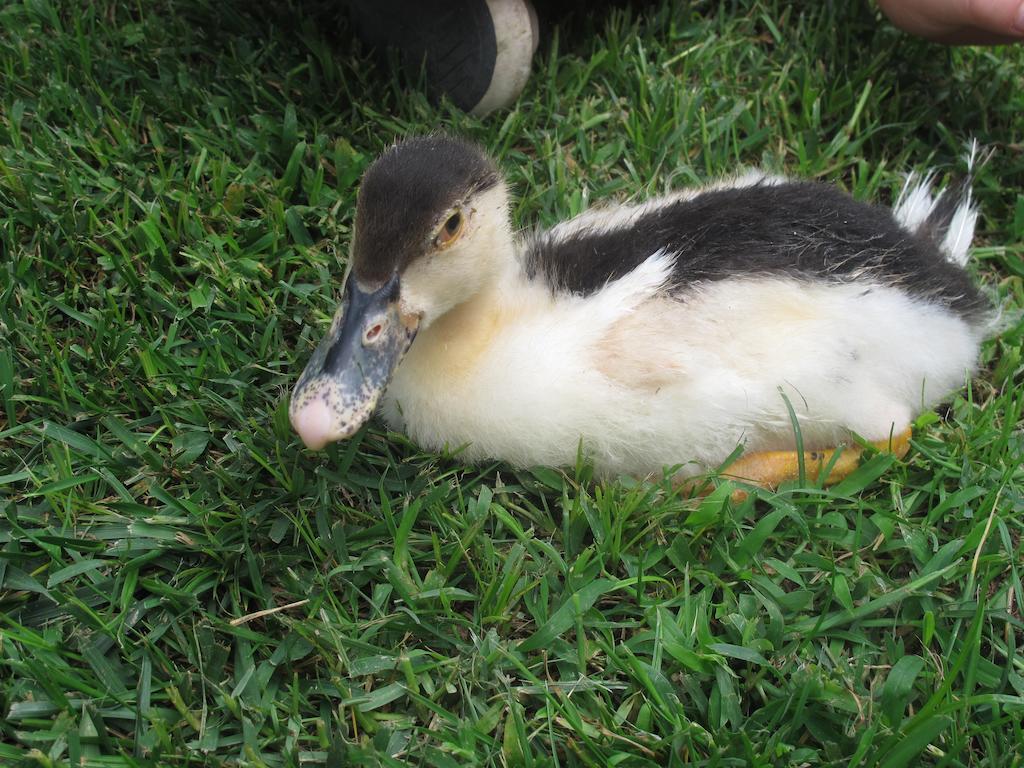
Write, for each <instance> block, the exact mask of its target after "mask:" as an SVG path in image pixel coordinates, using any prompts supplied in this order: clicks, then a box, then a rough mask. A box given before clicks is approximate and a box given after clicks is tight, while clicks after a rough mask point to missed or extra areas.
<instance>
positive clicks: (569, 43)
mask: <svg viewBox="0 0 1024 768" xmlns="http://www.w3.org/2000/svg"><path fill="white" fill-rule="evenodd" d="M576 5H577V6H578V7H577V8H575V9H573V8H571V7H567V8H566V9H565V10H564V12H561V11H560V12H557V13H555V14H554V16H555V17H556V20H557V21H558V22H559V24H558V26H557V27H556V28H553V34H552V35H551V38H550V39H549V40H546V41H545V43H544V44H543V45H542V48H541V51H540V55H539V57H538V59H537V61H536V63H535V69H534V76H533V78H532V79H531V81H530V83H529V85H528V87H527V90H526V92H525V93H524V94H523V97H522V99H521V100H520V102H519V104H518V105H517V106H516V107H515V108H514V109H512V110H509V111H503V112H499V113H496V114H494V115H492V116H490V117H488V118H486V119H483V120H478V119H475V118H470V117H467V116H466V115H463V114H461V113H459V112H458V111H456V110H454V109H453V108H451V107H448V106H445V105H443V104H442V105H440V106H435V105H431V104H430V103H429V102H428V101H427V100H426V99H425V98H424V97H423V96H422V95H421V93H420V91H419V90H418V89H417V88H416V87H415V83H413V84H412V85H411V86H410V85H409V84H408V83H407V82H406V81H404V80H401V79H398V78H395V77H393V76H392V74H391V72H390V70H389V69H388V68H387V67H380V66H374V65H372V64H371V63H369V61H368V59H367V58H366V56H365V52H363V51H362V50H361V49H360V47H359V45H358V44H357V43H356V42H355V40H354V38H353V36H352V33H351V31H350V29H349V25H348V22H347V20H346V15H345V12H344V8H343V6H342V4H340V3H339V2H337V1H336V0H335V1H333V2H327V1H326V0H314V1H312V2H302V3H298V2H288V3H286V2H280V3H244V2H240V1H239V0H221V1H219V2H213V1H212V0H180V1H179V2H173V3H172V2H167V1H166V0H165V1H164V2H146V3H129V2H126V1H125V0H105V1H104V2H86V1H85V0H81V1H80V2H77V3H76V2H70V1H68V2H61V3H58V2H56V1H55V0H25V1H24V2H12V3H6V4H4V5H3V6H2V7H0V253H2V258H0V765H3V766H19V767H20V766H89V767H90V768H92V767H98V766H129V765H133V766H134V765H138V766H144V765H160V766H218V765H224V764H230V765H244V766H269V767H270V768H276V767H277V766H299V765H302V766H312V765H329V766H401V765H408V764H411V765H425V766H437V767H438V768H445V767H447V766H549V765H550V766H598V767H603V766H620V767H626V766H628V767H632V766H683V765H708V766H744V765H761V766H766V765H778V766H788V765H806V766H819V765H829V766H840V765H850V766H853V765H883V766H893V767H894V768H895V767H896V766H904V765H912V764H915V763H920V764H922V765H936V766H939V765H943V766H1011V765H1012V766H1021V765H1024V651H1022V647H1024V619H1022V610H1021V602H1022V601H1024V588H1022V572H1024V543H1022V525H1024V469H1022V468H1021V459H1022V453H1024V450H1022V448H1024V433H1022V425H1024V396H1022V392H1021V384H1022V382H1024V362H1022V357H1021V349H1022V337H1024V325H1022V324H1021V322H1020V320H1019V318H1020V315H1019V310H1020V308H1022V307H1024V245H1022V241H1024V198H1021V196H1020V190H1021V188H1022V187H1024V47H1021V48H1018V49H1015V50H1014V49H988V50H984V49H975V50H971V49H965V50H950V49H946V48H942V47H938V46H933V45H930V44H927V43H924V42H921V41H918V40H913V39H910V38H907V37H905V36H903V35H901V34H900V33H898V32H897V31H896V30H894V29H893V28H891V27H890V26H888V25H886V24H885V23H883V22H881V21H880V20H879V19H877V18H876V16H875V13H874V11H873V10H872V9H871V7H870V6H868V5H867V4H861V3H859V2H856V3H839V2H836V3H808V4H806V6H808V7H807V8H806V9H805V4H799V3H790V2H783V1H782V0H765V1H764V2H755V1H754V0H746V1H745V2H727V3H721V2H694V3H692V4H687V3H672V4H669V3H667V2H666V3H661V4H639V5H632V6H627V7H624V8H623V7H614V6H613V7H611V8H601V9H599V10H587V11H584V10H583V7H584V6H585V4H583V3H577V4H576ZM439 128H445V129H448V130H451V131H455V132H458V133H460V134H463V135H467V136H470V137H473V138H475V139H477V140H479V141H481V142H483V143H484V144H486V145H487V146H488V147H490V148H491V149H492V150H493V151H494V152H495V153H496V155H497V156H498V158H499V159H500V161H501V163H502V165H503V167H504V168H505V169H506V171H507V172H508V174H509V176H510V179H511V181H512V184H513V186H514V188H515V191H516V193H517V195H518V202H517V203H516V206H515V210H514V215H515V218H516V221H517V223H518V224H520V225H522V226H534V225H536V224H538V223H540V224H550V223H552V222H554V221H557V220H558V219H560V218H562V217H565V216H568V215H571V214H575V213H577V212H579V211H581V210H584V209H586V208H587V207H588V206H589V205H591V204H592V203H593V202H595V201H598V200H601V199H604V198H607V197H618V198H621V199H625V198H628V197H631V196H638V195H645V194H649V193H656V192H662V191H664V190H667V189H670V188H676V187H681V186H685V185H689V184H695V183H699V182H701V181H704V180H707V179H711V178H714V177H716V176H719V175H723V174H726V173H730V172H733V171H735V170H737V169H740V168H744V167H751V166H763V167H766V168H768V169H770V170H773V171H783V172H787V173H790V174H793V175H798V176H805V177H811V178H818V179H825V180H828V181H831V182H834V183H836V184H839V185H841V186H842V187H844V188H846V189H848V190H850V191H851V192H852V193H853V194H854V195H856V196H857V197H859V198H862V199H878V200H883V201H891V200H892V198H893V196H894V195H895V194H896V193H897V192H898V190H899V188H900V185H901V182H902V176H903V174H904V173H905V172H907V171H910V170H914V169H916V170H923V169H927V168H937V169H938V171H939V175H940V177H941V178H946V177H947V176H949V177H951V176H955V175H956V174H957V173H959V172H961V171H962V170H963V165H962V162H961V157H962V155H963V152H964V148H965V146H966V143H967V142H968V141H969V140H970V139H971V138H972V137H976V138H977V139H978V140H979V141H980V142H981V143H982V144H983V145H985V146H987V147H990V148H991V149H993V150H994V154H993V157H992V159H991V161H990V162H989V163H988V164H987V165H986V166H985V167H984V168H983V169H981V171H980V173H979V176H978V179H977V199H978V201H979V203H980V206H981V209H982V219H981V232H980V237H979V239H978V241H977V243H976V245H977V247H976V249H975V252H974V257H973V261H972V270H973V271H974V272H975V273H976V274H977V276H978V279H979V280H980V281H981V282H983V283H984V285H985V286H986V287H987V289H988V290H989V291H990V292H991V294H992V295H993V297H994V300H998V301H1000V302H1002V303H1003V304H1004V305H1005V306H1006V313H1005V318H1006V323H1005V326H1006V328H1005V330H1004V331H1003V333H1002V335H1001V336H1000V337H999V338H998V339H994V340H992V341H991V342H989V343H987V344H986V346H985V348H984V353H983V368H982V370H981V371H980V373H979V374H978V375H977V377H975V378H974V380H973V381H971V382H965V385H966V386H965V389H964V390H963V392H961V393H960V394H958V395H956V396H955V397H953V398H952V399H951V401H950V404H949V406H948V407H943V408H942V409H940V410H939V411H938V412H936V413H926V414H925V415H923V416H922V417H921V418H920V419H919V421H918V423H917V425H916V427H917V428H916V431H915V437H914V441H913V446H912V448H911V451H910V453H909V454H908V456H907V457H906V458H905V459H903V460H894V459H892V458H891V457H887V456H882V455H876V456H873V457H869V458H868V459H867V460H866V462H865V463H864V464H863V466H862V467H861V468H860V469H859V470H857V472H855V474H854V475H852V476H851V477H850V478H848V479H847V480H845V481H844V482H842V483H841V484H839V485H838V486H836V487H833V488H830V489H821V488H817V487H815V486H814V484H813V483H809V482H805V483H795V484H792V485H791V486H789V487H784V488H783V489H781V490H780V491H779V492H777V493H768V492H757V493H753V494H751V495H750V496H749V497H748V498H747V499H746V500H744V501H734V500H732V499H731V497H730V492H731V490H732V488H731V487H730V486H729V485H728V484H724V483H723V484H720V485H718V486H717V488H716V489H715V490H713V492H711V494H710V495H708V496H706V497H705V498H703V499H689V498H686V497H685V496H684V495H683V494H682V493H681V492H679V491H674V490H673V489H672V488H671V485H670V484H669V483H667V482H660V483H658V482H655V483H646V482H644V483H642V482H638V481H636V480H630V479H623V480H621V481H620V482H616V483H604V484H599V483H595V482H593V481H592V480H591V477H590V472H589V470H588V468H587V466H586V463H585V462H583V461H581V462H580V465H579V466H577V467H575V468H572V467H570V468H568V469H567V470H566V471H564V472H562V471H555V470H553V469H544V468H539V469H536V470H534V471H528V472H523V471H515V470H512V469H510V468H509V467H506V466H503V465H500V464H490V465H480V466H470V465H467V464H466V463H465V462H462V461H460V459H459V456H458V454H457V452H453V453H452V454H449V455H435V454H427V453H423V452H421V451H419V450H418V449H417V448H416V446H414V445H412V444H411V443H410V442H409V441H407V440H405V439H404V438H403V437H402V436H401V435H396V434H388V433H386V432H385V431H384V429H383V427H382V426H381V425H380V424H379V423H374V424H372V425H371V426H370V427H369V428H368V429H365V430H363V431H362V432H361V433H360V434H359V435H358V436H357V437H356V438H354V439H353V440H351V441H348V442H345V443H342V444H340V445H337V446H334V447H332V448H331V449H329V450H328V451H326V452H325V453H320V454H314V453H311V452H309V451H306V450H304V449H302V448H301V446H300V444H299V443H298V442H297V440H296V439H295V437H294V436H293V434H292V433H291V431H290V428H289V426H288V418H287V402H288V392H289V388H290V386H291V385H292V384H293V382H294V381H295V379H296V377H297V376H298V374H299V372H300V370H301V367H302V365H303V364H304V362H305V361H306V359H307V358H308V356H309V354H310V352H311V351H312V348H313V346H314V345H315V343H316V342H317V340H318V338H319V337H320V335H321V333H322V332H323V330H324V329H325V327H326V326H327V324H328V323H329V321H330V316H331V314H332V313H333V310H334V304H335V300H336V297H337V295H338V293H339V289H340V284H339V281H340V279H341V276H342V274H343V269H344V262H345V258H346V253H347V250H348V246H349V242H350V239H351V231H352V218H353V208H354V201H355V193H356V189H357V184H358V179H359V176H360V174H361V172H362V171H363V170H364V168H365V167H366V165H367V164H368V163H369V162H370V161H371V160H372V159H373V157H374V156H375V155H376V154H377V153H378V152H379V151H380V150H381V149H382V148H383V147H385V146H386V145H387V144H388V143H390V142H391V141H392V140H393V139H394V137H396V136H400V135H406V134H410V133H416V132H423V131H430V130H437V129H439ZM684 459H685V457H680V460H681V461H682V460H684Z"/></svg>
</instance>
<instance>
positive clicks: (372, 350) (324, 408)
mask: <svg viewBox="0 0 1024 768" xmlns="http://www.w3.org/2000/svg"><path fill="white" fill-rule="evenodd" d="M399 295H400V290H399V279H398V275H397V274H395V275H393V276H392V277H391V279H390V280H388V281H387V282H386V283H384V285H382V286H381V287H380V288H377V289H375V290H367V289H365V288H363V287H362V286H360V285H359V283H358V281H357V280H356V279H355V277H354V276H352V275H350V276H349V279H348V282H347V283H346V284H345V296H344V298H343V299H342V302H341V306H340V307H339V308H338V312H337V314H335V316H334V322H332V323H331V329H330V330H329V331H328V332H327V336H325V337H324V340H323V341H321V342H320V345H319V346H318V347H317V348H316V351H315V352H313V357H312V358H310V361H309V364H308V365H307V366H306V369H305V370H304V371H303V372H302V375H301V376H300V377H299V381H298V383H297V384H296V385H295V389H294V390H293V391H292V401H291V406H290V408H289V409H288V415H289V416H290V417H291V422H292V427H293V428H294V429H295V431H296V432H297V433H298V434H299V437H301V438H302V442H303V443H305V444H306V447H307V448H311V449H312V450H314V451H317V450H320V449H321V448H323V447H324V446H325V445H327V444H328V443H331V442H334V441H336V440H344V439H345V438H348V437H351V436H352V435H354V434H355V433H356V432H357V431H358V430H359V428H360V427H361V426H363V424H365V423H366V422H367V420H369V418H370V416H371V415H372V414H373V411H374V409H375V408H376V407H377V401H378V400H380V396H381V395H382V394H383V393H384V390H385V389H386V388H387V386H388V383H389V382H390V381H391V374H392V373H393V372H394V370H395V367H396V366H397V365H398V363H399V362H400V361H401V359H402V357H403V356H404V355H405V353H406V350H408V349H409V345H410V344H412V340H413V338H414V337H415V336H416V327H417V325H418V320H417V319H410V318H403V316H402V314H401V312H400V311H399Z"/></svg>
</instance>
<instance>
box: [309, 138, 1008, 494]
mask: <svg viewBox="0 0 1024 768" xmlns="http://www.w3.org/2000/svg"><path fill="white" fill-rule="evenodd" d="M931 188H932V185H931V183H930V177H929V178H925V179H924V180H920V179H918V180H913V181H910V182H908V185H907V187H906V188H905V189H904V191H903V194H902V195H901V197H900V199H899V200H898V202H897V204H896V206H895V207H894V209H892V210H890V209H887V208H883V207H879V206H875V205H869V204H866V203H862V202H858V201H856V200H854V199H853V198H851V197H850V196H848V195H847V194H845V193H844V192H842V191H840V190H838V189H836V188H835V187H832V186H828V185H825V184H821V183H816V182H809V181H800V180H791V179H788V178H784V177H780V176H771V175H767V174H764V173H751V174H748V175H745V176H741V177H738V178H733V179H731V180H728V181H724V182H720V183H717V184H713V185H710V186H707V187H705V188H701V189H687V190H683V191H679V192H675V193H673V194H669V195H667V196H664V197H658V198H655V199H651V200H649V201H646V202H642V203H639V204H629V205H607V206H604V207H597V208H595V209H592V210H590V211H587V212H585V213H583V214H581V215H579V216H576V217H575V218H572V219H569V220H567V221H563V222H561V223H559V224H556V225H555V226H554V227H552V228H550V229H548V230H547V231H538V232H535V233H530V234H526V235H523V236H518V237H517V235H516V234H515V233H514V232H513V228H512V226H511V223H510V217H509V191H508V186H507V184H506V182H505V180H504V178H503V176H502V174H501V173H500V171H499V170H498V167H497V165H496V164H495V162H494V160H492V159H491V158H490V157H489V156H488V155H487V153H486V152H485V151H484V150H483V149H481V148H480V147H478V146H476V145H475V144H472V143H470V142H467V141H464V140H461V139H458V138H453V137H449V136H444V135H433V136H426V137H419V138H411V139H407V140H405V141H401V142H399V143H397V144H396V145H394V146H392V147H391V148H390V149H388V150H387V151H386V152H384V153H383V154H382V155H381V157H380V158H379V159H377V160H376V161H375V162H374V163H373V164H372V165H371V166H370V167H369V169H368V170H367V171H366V174H365V175H364V177H363V180H362V183H361V186H360V189H359V194H358V201H357V206H356V216H355V234H354V240H353V243H352V249H351V257H350V262H349V272H348V274H347V277H346V279H345V281H344V296H343V299H342V302H341V306H340V308H339V309H338V311H337V314H336V315H335V317H334V320H333V322H332V323H331V326H330V329H329V330H328V332H327V335H326V336H325V337H324V339H323V341H322V342H321V343H320V344H319V346H318V347H317V348H316V350H315V352H314V353H313V356H312V358H311V359H310V361H309V364H308V365H307V366H306V368H305V370H304V371H303V373H302V375H301V376H300V378H299V380H298V382H297V384H296V386H295V389H294V392H293V394H292V399H291V404H290V409H289V412H290V418H291V423H292V425H293V427H294V429H295V431H296V432H297V433H298V434H299V436H300V437H301V439H302V441H303V442H304V443H305V444H306V446H307V447H309V448H311V449H314V450H317V449H320V448H323V447H324V446H325V445H326V444H328V443H329V442H332V441H336V440H342V439H345V438H348V437H351V436H352V435H353V434H355V433H356V431H357V430H359V428H360V427H361V426H362V425H363V424H364V423H365V422H366V421H367V420H368V419H369V418H370V416H371V415H372V414H373V413H374V411H375V410H376V409H377V407H378V403H379V404H380V405H381V411H382V414H383V417H384V420H385V421H386V423H387V424H388V426H389V427H390V428H391V429H393V430H396V431H404V432H405V433H407V434H408V435H409V436H410V437H411V438H412V439H413V440H414V441H416V442H417V443H419V444H420V445H422V446H423V447H425V448H427V449H430V450H441V449H445V448H448V449H460V450H461V456H462V457H464V458H466V459H468V460H472V461H477V460H484V459H500V460H504V461H506V462H509V463H511V464H512V465H515V466H518V467H529V466H537V465H550V466H566V465H572V464H574V463H575V462H576V460H577V456H578V454H579V451H580V449H581V448H582V450H583V452H584V453H585V454H586V455H587V456H588V457H589V458H590V459H591V461H592V462H593V465H594V468H595V470H596V471H597V472H599V473H600V474H601V475H603V476H606V477H607V476H618V475H634V476H650V475H652V474H655V475H657V474H660V473H662V472H663V471H665V468H666V467H669V468H673V469H672V470H671V471H673V472H675V473H676V476H677V477H679V478H681V479H682V478H688V477H691V476H693V475H696V474H699V473H704V472H706V471H708V470H709V469H714V468H717V467H719V466H720V465H721V464H722V463H723V462H725V461H726V460H727V459H728V458H729V457H730V456H731V455H732V454H733V453H734V452H735V451H736V448H737V446H738V445H742V446H743V451H744V456H743V457H742V458H741V459H740V462H743V463H742V464H737V465H733V468H734V469H736V467H737V466H739V467H741V469H738V470H737V471H736V474H737V476H739V477H741V478H746V479H749V480H752V481H754V482H759V483H762V484H765V485H772V484H775V483H777V482H779V481H780V480H781V479H784V478H785V477H789V476H792V475H793V468H794V467H795V466H796V465H797V464H798V463H801V462H800V458H799V457H798V456H797V454H796V445H797V443H796V439H795V431H794V424H793V419H794V416H795V419H796V422H797V426H798V427H799V434H800V436H801V438H802V445H803V447H804V449H806V450H807V451H808V452H809V453H808V454H807V455H806V456H805V457H804V458H805V459H808V460H815V461H817V462H818V465H819V466H823V465H825V464H834V463H835V462H831V461H830V458H831V456H832V453H831V452H832V451H833V450H835V449H836V448H837V447H840V446H843V445H844V444H850V443H851V442H852V441H851V436H852V435H853V434H856V435H859V436H860V437H861V438H862V439H864V440H867V441H872V442H874V443H875V444H876V445H877V446H879V447H880V448H888V449H890V450H894V451H896V452H901V451H903V450H905V448H906V439H907V436H908V435H909V431H908V430H909V426H910V424H911V422H912V421H913V419H914V418H915V417H916V416H917V415H918V414H919V413H921V412H922V411H923V410H925V409H928V408H931V407H933V406H934V405H936V404H937V403H939V402H940V401H941V400H942V399H943V398H944V397H946V396H948V395H949V394H950V393H951V392H953V391H955V390H956V389H958V388H959V387H961V386H962V385H963V383H964V380H965V376H967V375H969V373H970V372H972V371H973V370H974V369H975V366H976V360H977V356H978V350H979V345H980V342H981V340H982V339H983V337H984V335H985V331H986V328H987V325H988V318H989V306H988V303H987V302H986V301H985V300H984V298H983V297H982V296H981V294H980V293H979V291H978V290H977V289H976V288H975V286H974V285H973V284H972V282H971V281H970V279H969V278H968V276H967V275H966V273H965V271H964V265H965V264H966V261H967V255H968V249H969V246H970V243H971V240H972V238H973V233H974V227H975V222H976V218H977V212H976V210H975V208H974V207H973V205H972V202H971V195H970V190H969V188H968V185H966V184H965V185H964V186H963V188H962V189H959V190H953V189H947V190H944V191H941V192H939V193H937V194H933V192H932V189H931ZM791 410H792V413H791ZM847 458H849V457H847ZM838 465H839V466H840V467H842V466H845V467H846V469H844V470H842V471H843V472H848V471H849V470H850V469H852V467H854V466H856V462H852V463H851V462H850V461H846V462H838ZM829 479H830V480H835V479H837V477H835V476H833V477H831V478H829Z"/></svg>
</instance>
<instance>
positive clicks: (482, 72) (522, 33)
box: [352, 0, 539, 117]
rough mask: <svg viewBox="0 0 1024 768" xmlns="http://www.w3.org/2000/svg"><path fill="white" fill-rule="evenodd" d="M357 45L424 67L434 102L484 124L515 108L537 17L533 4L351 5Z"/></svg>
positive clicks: (395, 1)
mask: <svg viewBox="0 0 1024 768" xmlns="http://www.w3.org/2000/svg"><path fill="white" fill-rule="evenodd" d="M352 11H353V16H354V20H355V24H356V29H357V30H358V32H359V34H360V37H362V38H363V40H364V41H365V42H367V43H369V44H370V45H371V46H373V47H375V48H385V47H390V48H396V49H397V50H398V52H399V54H400V57H401V59H402V63H403V66H405V67H406V68H409V69H412V70H413V71H414V72H418V71H419V68H420V67H421V66H422V67H423V69H424V72H425V74H426V79H427V87H428V89H429V90H430V95H431V96H432V97H434V98H440V97H441V96H442V95H444V96H447V97H448V98H449V99H451V101H452V102H453V103H454V104H455V105H456V106H457V107H459V108H460V109H463V110H465V111H466V112H469V113H470V114H473V115H476V116H477V117H482V116H483V115H486V114H488V113H490V112H493V111H494V110H496V109H501V108H503V107H507V106H509V105H510V104H512V103H513V102H514V101H515V100H516V98H517V97H518V96H519V94H520V93H521V92H522V90H523V88H524V87H525V86H526V81H527V80H528V79H529V77H530V63H531V60H532V59H533V54H534V52H535V51H536V50H537V43H538V41H539V26H538V24H537V13H536V11H535V10H534V8H533V5H532V4H531V3H530V2H529V0H449V1H447V2H445V1H443V0H425V1H424V2H415V1H414V0H352Z"/></svg>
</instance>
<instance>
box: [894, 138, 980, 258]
mask: <svg viewBox="0 0 1024 768" xmlns="http://www.w3.org/2000/svg"><path fill="white" fill-rule="evenodd" d="M977 162H978V142H977V140H974V141H972V142H971V146H970V149H969V151H968V154H967V173H968V176H970V174H971V172H972V171H973V169H974V167H975V165H976V163H977ZM934 179H935V172H934V171H929V172H928V173H927V174H925V176H924V178H921V177H920V176H919V175H918V174H916V173H911V174H910V175H909V176H907V180H906V182H905V183H904V185H903V190H902V191H901V192H900V196H899V198H898V199H897V200H896V205H895V206H893V215H894V216H895V217H896V221H898V222H899V223H900V224H902V225H903V226H904V227H906V228H907V229H909V230H910V231H911V232H917V231H919V230H920V229H921V228H922V227H923V226H924V225H925V223H926V222H927V221H928V219H929V217H930V216H931V215H932V214H933V213H934V212H935V208H936V206H937V205H938V204H939V201H940V200H942V197H943V195H945V194H946V190H945V189H942V190H939V192H938V193H937V194H934V195H933V194H932V184H933V181H934ZM977 223H978V210H977V209H976V208H975V207H974V203H973V199H972V196H971V190H970V189H967V190H966V191H965V193H964V195H963V197H962V199H961V200H960V201H959V203H958V204H957V206H956V209H955V210H954V211H953V216H952V217H951V218H950V220H949V227H948V228H947V229H946V234H945V236H944V237H943V238H942V242H941V243H939V247H940V248H941V249H942V253H943V255H944V256H945V257H946V259H947V260H948V261H950V262H951V263H953V264H956V265H957V266H960V267H963V266H966V265H967V257H968V254H969V253H970V249H971V241H972V240H973V239H974V227H975V225H976V224H977Z"/></svg>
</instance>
